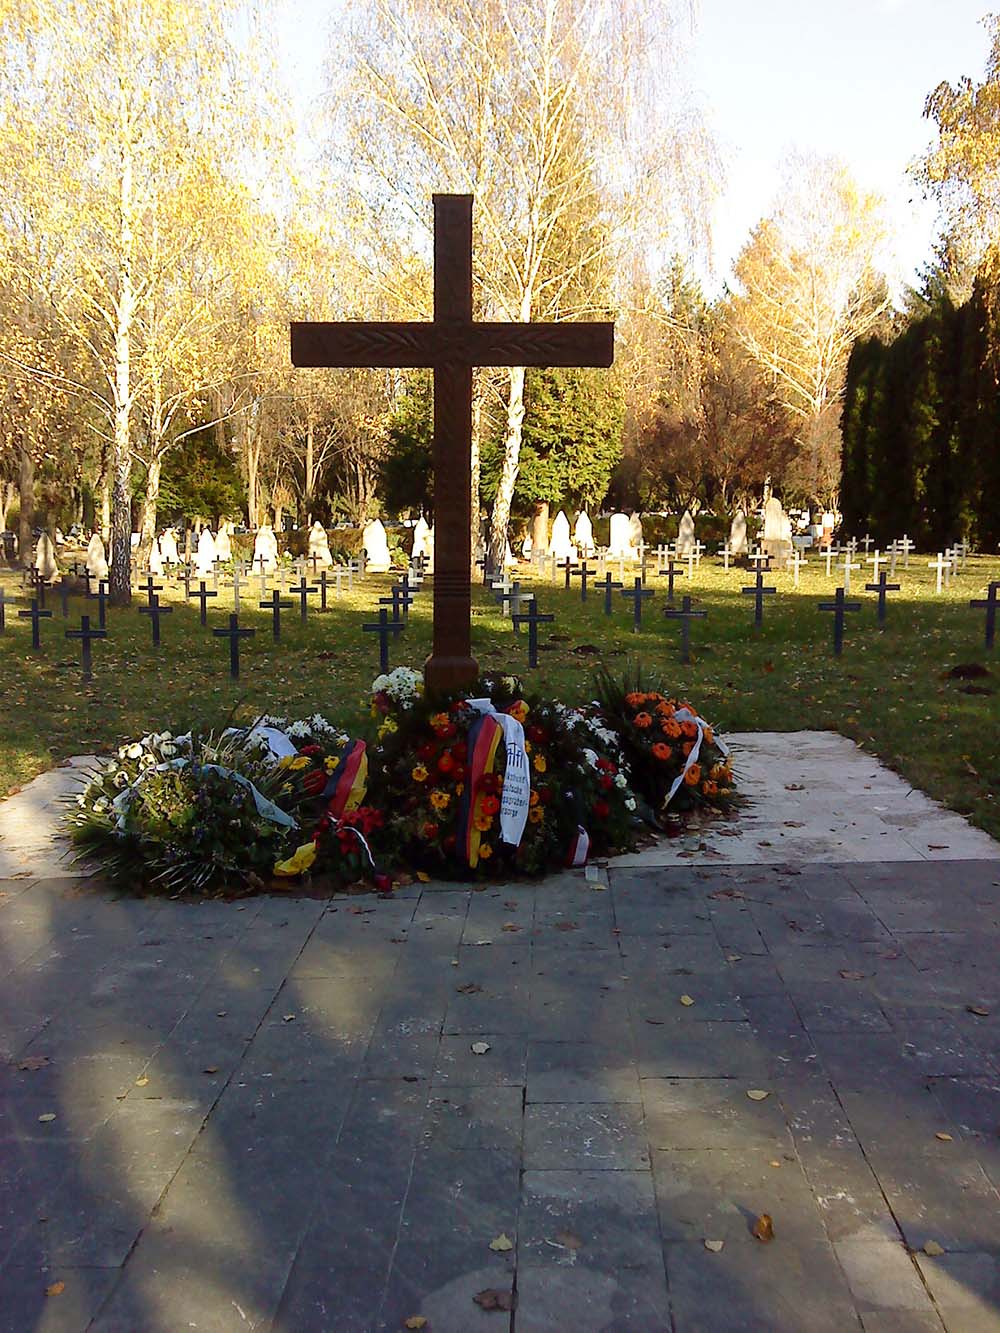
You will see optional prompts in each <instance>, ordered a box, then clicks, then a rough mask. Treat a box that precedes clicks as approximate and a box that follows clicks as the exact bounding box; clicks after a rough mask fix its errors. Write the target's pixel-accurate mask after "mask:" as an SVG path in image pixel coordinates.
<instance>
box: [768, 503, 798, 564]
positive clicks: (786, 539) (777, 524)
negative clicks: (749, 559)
mask: <svg viewBox="0 0 1000 1333" xmlns="http://www.w3.org/2000/svg"><path fill="white" fill-rule="evenodd" d="M761 549H762V550H763V551H764V552H765V553H766V554H767V555H769V556H770V557H771V559H772V561H773V562H774V564H775V566H776V568H778V569H784V567H785V564H786V562H787V561H788V560H789V559H790V558H791V554H792V524H791V520H790V519H789V517H788V515H787V514H786V513H785V511H784V509H783V508H782V505H781V501H780V500H779V499H778V497H777V496H776V495H772V496H771V497H770V498H769V499H768V501H767V503H766V504H765V506H764V532H763V535H762V536H761Z"/></svg>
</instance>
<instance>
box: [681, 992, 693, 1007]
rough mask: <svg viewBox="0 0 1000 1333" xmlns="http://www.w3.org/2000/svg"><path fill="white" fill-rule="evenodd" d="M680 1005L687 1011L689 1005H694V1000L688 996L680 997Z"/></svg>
mask: <svg viewBox="0 0 1000 1333" xmlns="http://www.w3.org/2000/svg"><path fill="white" fill-rule="evenodd" d="M681 1004H682V1005H684V1007H685V1009H689V1008H690V1007H691V1005H693V1004H694V1000H692V998H691V996H690V995H682V996H681Z"/></svg>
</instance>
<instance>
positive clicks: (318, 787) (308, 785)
mask: <svg viewBox="0 0 1000 1333" xmlns="http://www.w3.org/2000/svg"><path fill="white" fill-rule="evenodd" d="M302 786H303V787H304V788H305V790H306V791H307V792H308V793H309V795H310V796H318V795H319V794H320V792H321V791H322V790H323V788H324V787H325V786H326V774H325V773H324V772H323V770H322V769H321V768H311V769H310V770H309V772H308V773H307V774H306V775H305V777H304V778H303V779H302Z"/></svg>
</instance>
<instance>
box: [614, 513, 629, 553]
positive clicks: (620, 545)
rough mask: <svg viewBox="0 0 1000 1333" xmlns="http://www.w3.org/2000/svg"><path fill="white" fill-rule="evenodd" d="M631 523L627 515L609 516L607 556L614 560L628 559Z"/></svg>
mask: <svg viewBox="0 0 1000 1333" xmlns="http://www.w3.org/2000/svg"><path fill="white" fill-rule="evenodd" d="M631 530H632V528H631V521H630V519H629V516H628V514H612V515H611V536H610V537H609V538H608V555H610V556H613V557H614V558H615V559H616V560H620V559H622V558H623V557H628V556H630V555H631V554H632V543H631V541H630V540H629V534H630V533H631Z"/></svg>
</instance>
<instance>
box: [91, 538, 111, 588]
mask: <svg viewBox="0 0 1000 1333" xmlns="http://www.w3.org/2000/svg"><path fill="white" fill-rule="evenodd" d="M87 572H88V573H89V574H90V577H91V578H92V579H106V578H107V577H108V558H107V556H106V555H105V553H104V543H103V542H102V541H101V534H100V533H99V532H95V533H94V535H93V537H91V539H90V541H89V542H88V543H87Z"/></svg>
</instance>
